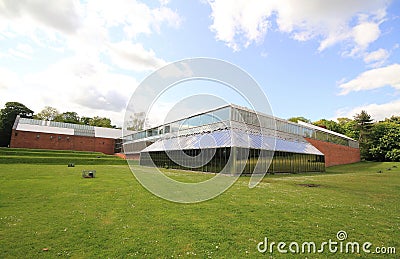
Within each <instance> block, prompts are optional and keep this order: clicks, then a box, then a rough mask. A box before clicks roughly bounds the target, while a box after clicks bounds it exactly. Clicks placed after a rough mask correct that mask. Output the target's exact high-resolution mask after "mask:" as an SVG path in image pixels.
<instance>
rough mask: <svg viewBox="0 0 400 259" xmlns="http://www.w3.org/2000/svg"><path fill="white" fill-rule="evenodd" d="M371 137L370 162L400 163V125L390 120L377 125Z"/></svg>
mask: <svg viewBox="0 0 400 259" xmlns="http://www.w3.org/2000/svg"><path fill="white" fill-rule="evenodd" d="M369 136H370V149H369V157H368V158H369V159H370V160H375V161H393V162H394V161H400V159H399V158H400V157H399V155H400V154H399V151H400V142H399V140H400V124H396V123H393V122H390V121H388V120H385V121H383V122H379V123H376V124H375V125H374V126H373V128H372V130H371V133H370V135H369Z"/></svg>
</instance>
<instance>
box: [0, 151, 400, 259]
mask: <svg viewBox="0 0 400 259" xmlns="http://www.w3.org/2000/svg"><path fill="white" fill-rule="evenodd" d="M21 159H22V158H21ZM28 159H30V158H28ZM99 161H101V160H99ZM393 166H397V168H394V167H393ZM389 168H390V169H391V170H387V169H389ZM84 169H95V170H97V175H96V176H97V178H94V179H83V178H81V171H82V170H84ZM377 171H382V173H377ZM166 172H167V174H168V175H169V176H170V177H173V178H175V179H179V180H182V181H189V182H193V181H199V180H203V179H207V178H209V177H210V175H208V174H201V173H191V172H184V171H178V170H167V171H166ZM248 180H249V178H248V177H242V178H240V179H239V180H238V181H237V182H236V184H235V185H234V186H232V187H231V188H230V189H229V190H228V191H227V192H225V193H223V194H222V195H220V196H219V197H217V198H215V199H212V200H210V201H207V202H202V203H198V204H190V205H182V204H176V203H172V202H168V201H165V200H162V199H160V198H157V197H155V196H153V195H152V194H151V193H149V192H148V191H147V190H145V189H144V188H143V187H142V186H141V185H140V184H139V183H138V182H137V181H136V179H135V178H134V176H133V175H132V173H131V172H130V170H129V168H128V166H127V165H77V166H76V167H74V168H68V167H67V166H66V165H64V164H63V165H52V164H5V163H4V164H1V165H0V184H1V189H0V257H1V258H36V257H43V258H54V257H56V256H68V257H72V258H106V257H109V258H116V257H121V258H126V257H138V258H143V257H148V258H171V257H184V258H186V257H200V258H242V257H247V258H257V257H260V258H265V257H269V256H270V254H260V253H259V252H258V251H257V244H258V242H260V241H262V240H264V237H268V238H269V240H270V241H275V242H279V241H285V242H287V243H290V242H291V241H297V242H299V243H301V242H304V241H314V242H316V243H318V242H323V241H328V240H329V239H332V240H336V233H337V232H338V231H339V230H345V231H347V234H348V236H349V237H348V240H349V241H359V242H366V241H369V242H371V243H373V244H374V247H375V246H391V247H393V246H394V247H397V249H398V250H399V249H400V239H399V234H400V207H399V201H400V163H358V164H353V165H346V166H338V167H332V168H328V170H327V173H324V174H305V175H301V174H300V175H299V174H297V175H287V176H281V175H274V176H267V177H265V178H264V180H263V181H262V183H261V184H260V185H259V186H257V187H256V188H253V189H249V188H248V187H247V184H248ZM310 184H315V185H318V187H313V188H310V187H306V186H307V185H310ZM43 248H48V251H43ZM398 253H399V252H398ZM287 257H288V255H282V254H279V253H277V252H275V253H274V254H273V255H272V258H287ZM289 257H290V256H289ZM301 257H302V258H304V257H310V258H325V257H332V258H344V257H346V258H360V257H361V258H363V257H367V258H374V256H367V255H365V254H361V255H343V254H336V255H334V254H328V253H325V254H322V255H321V254H319V255H318V254H317V255H312V254H303V255H302V256H301ZM393 257H394V255H390V256H379V258H393Z"/></svg>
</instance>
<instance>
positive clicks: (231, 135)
mask: <svg viewBox="0 0 400 259" xmlns="http://www.w3.org/2000/svg"><path fill="white" fill-rule="evenodd" d="M218 147H243V148H254V149H264V150H275V151H285V152H292V153H303V154H314V155H323V154H322V153H321V152H320V151H319V150H318V149H316V148H315V147H314V146H313V145H311V144H310V143H308V142H306V141H304V142H303V141H289V140H285V139H279V138H274V137H272V136H265V135H260V134H254V133H246V132H244V131H240V130H219V131H214V132H205V133H201V134H193V135H187V136H179V137H171V138H165V139H160V140H158V141H156V142H155V143H153V144H151V145H150V146H148V147H147V148H145V149H144V150H142V152H152V151H167V150H185V149H206V148H218Z"/></svg>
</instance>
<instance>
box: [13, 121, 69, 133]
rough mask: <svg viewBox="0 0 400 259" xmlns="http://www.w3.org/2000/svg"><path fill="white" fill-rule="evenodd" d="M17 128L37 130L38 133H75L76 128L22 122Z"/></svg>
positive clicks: (20, 129)
mask: <svg viewBox="0 0 400 259" xmlns="http://www.w3.org/2000/svg"><path fill="white" fill-rule="evenodd" d="M16 130H19V131H30V132H37V133H50V134H63V135H74V130H73V129H68V128H59V127H50V126H41V125H31V124H22V123H19V124H18V125H17V128H16Z"/></svg>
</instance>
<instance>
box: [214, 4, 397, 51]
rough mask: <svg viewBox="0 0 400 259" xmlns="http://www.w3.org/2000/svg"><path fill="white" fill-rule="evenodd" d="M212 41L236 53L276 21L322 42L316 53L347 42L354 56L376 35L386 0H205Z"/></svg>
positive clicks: (283, 29) (282, 28)
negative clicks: (214, 40)
mask: <svg viewBox="0 0 400 259" xmlns="http://www.w3.org/2000/svg"><path fill="white" fill-rule="evenodd" d="M209 4H210V6H211V9H212V13H211V17H212V19H213V24H212V25H211V26H210V29H211V30H212V31H213V32H215V35H216V39H217V40H221V41H224V42H225V43H226V44H227V45H228V46H229V47H231V48H232V49H234V50H235V51H237V50H239V49H240V48H241V47H243V46H244V47H247V46H248V45H249V44H251V43H257V42H260V41H261V40H263V38H264V37H265V36H266V34H267V31H268V30H269V29H273V28H272V24H273V23H274V22H276V24H277V29H278V30H279V31H281V32H284V33H288V34H289V35H290V36H291V37H292V38H293V39H295V40H298V41H307V40H310V39H317V40H319V41H320V46H319V51H323V50H325V49H326V48H328V47H330V46H333V45H335V44H337V43H339V42H342V41H346V42H347V43H349V44H347V45H349V46H350V47H349V49H347V50H346V52H347V54H348V55H358V54H359V52H362V51H363V50H365V49H366V48H367V47H368V46H369V44H371V43H372V42H374V41H375V40H376V39H377V38H378V37H379V36H380V28H379V25H380V23H382V22H383V21H384V18H385V16H386V11H385V10H386V8H387V6H388V4H389V1H386V0H381V1H375V0H365V1H358V0H337V1H323V2H321V1H320V0H297V1H292V0H274V1H264V0H254V1H246V0H239V1H229V0H209Z"/></svg>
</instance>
